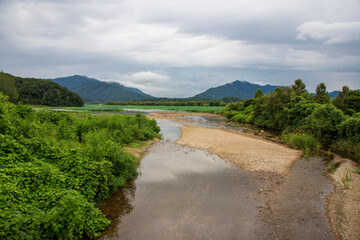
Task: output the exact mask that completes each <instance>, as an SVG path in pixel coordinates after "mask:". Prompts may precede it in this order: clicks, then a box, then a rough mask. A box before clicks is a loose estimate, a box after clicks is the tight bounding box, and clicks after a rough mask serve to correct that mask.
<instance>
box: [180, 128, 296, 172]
mask: <svg viewBox="0 0 360 240" xmlns="http://www.w3.org/2000/svg"><path fill="white" fill-rule="evenodd" d="M177 143H178V144H181V145H189V146H191V147H194V148H198V149H203V150H207V151H209V152H211V153H213V154H217V155H218V156H219V157H221V158H224V159H229V160H230V161H231V162H232V163H234V164H235V165H237V166H238V167H240V168H242V169H244V170H247V171H261V172H274V173H278V174H281V175H287V173H288V172H289V169H290V167H291V165H292V164H293V163H294V162H295V161H296V160H298V159H299V158H300V156H301V154H302V153H301V151H297V150H293V149H290V148H288V147H286V146H283V145H280V144H277V143H273V142H270V141H266V140H263V139H261V138H257V137H253V136H250V135H245V134H240V133H234V132H229V131H224V130H220V129H213V128H203V127H197V126H190V125H186V126H185V127H183V128H181V138H180V140H178V141H177Z"/></svg>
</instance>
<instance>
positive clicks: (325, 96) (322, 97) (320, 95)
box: [314, 83, 330, 104]
mask: <svg viewBox="0 0 360 240" xmlns="http://www.w3.org/2000/svg"><path fill="white" fill-rule="evenodd" d="M314 100H315V102H317V103H321V104H324V103H329V102H330V96H329V93H328V92H327V91H326V85H325V83H320V84H319V85H317V87H316V96H315V99H314Z"/></svg>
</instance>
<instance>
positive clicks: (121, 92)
mask: <svg viewBox="0 0 360 240" xmlns="http://www.w3.org/2000/svg"><path fill="white" fill-rule="evenodd" d="M49 80H51V81H54V82H56V83H58V84H60V85H62V86H64V87H66V88H68V89H69V90H71V91H73V92H76V93H77V94H78V95H79V96H80V97H81V98H82V99H83V100H84V101H85V102H101V103H104V102H107V101H125V102H126V101H130V100H135V101H136V100H143V101H156V100H157V99H159V100H161V99H160V98H155V97H153V96H151V95H149V94H146V93H144V92H142V91H141V90H139V89H137V88H131V87H126V86H124V85H121V84H119V83H115V82H103V81H100V80H97V79H95V78H89V77H86V76H80V75H74V76H69V77H61V78H55V79H49ZM277 87H279V86H275V85H269V84H267V85H265V86H263V85H259V84H254V83H249V82H246V81H239V80H236V81H234V82H232V83H227V84H224V85H221V86H218V87H212V88H209V89H208V90H206V91H204V92H202V93H199V94H197V95H195V96H194V97H192V98H184V101H192V100H193V99H208V100H211V99H213V100H221V99H223V98H224V97H236V98H241V99H247V98H252V97H254V93H255V91H256V90H257V89H258V88H259V89H261V91H262V92H263V93H264V94H267V93H271V92H273V91H274V90H275V88H277ZM338 94H339V91H333V92H330V93H329V95H330V98H334V97H336V96H338ZM176 100H177V101H181V100H180V99H176Z"/></svg>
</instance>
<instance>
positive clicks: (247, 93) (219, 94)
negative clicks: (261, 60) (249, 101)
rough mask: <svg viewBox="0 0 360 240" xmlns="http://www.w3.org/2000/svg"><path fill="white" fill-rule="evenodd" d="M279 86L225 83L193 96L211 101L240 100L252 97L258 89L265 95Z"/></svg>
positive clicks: (241, 82)
mask: <svg viewBox="0 0 360 240" xmlns="http://www.w3.org/2000/svg"><path fill="white" fill-rule="evenodd" d="M277 87H279V86H273V85H265V86H262V85H258V84H254V83H249V82H246V81H239V80H236V81H234V82H232V83H227V84H225V85H221V86H219V87H214V88H209V89H208V90H206V91H205V92H203V93H200V94H197V95H195V97H206V98H212V99H220V98H223V97H238V98H242V99H246V98H252V97H254V93H255V91H256V90H257V89H258V88H260V89H261V91H262V92H263V93H264V94H265V93H271V92H273V91H274V90H275V88H277Z"/></svg>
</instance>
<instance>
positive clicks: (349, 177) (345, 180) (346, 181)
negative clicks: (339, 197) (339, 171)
mask: <svg viewBox="0 0 360 240" xmlns="http://www.w3.org/2000/svg"><path fill="white" fill-rule="evenodd" d="M341 181H342V182H343V184H344V187H345V189H349V188H350V182H351V181H352V175H351V173H350V172H349V171H347V172H346V174H345V175H344V176H342V178H341Z"/></svg>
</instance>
